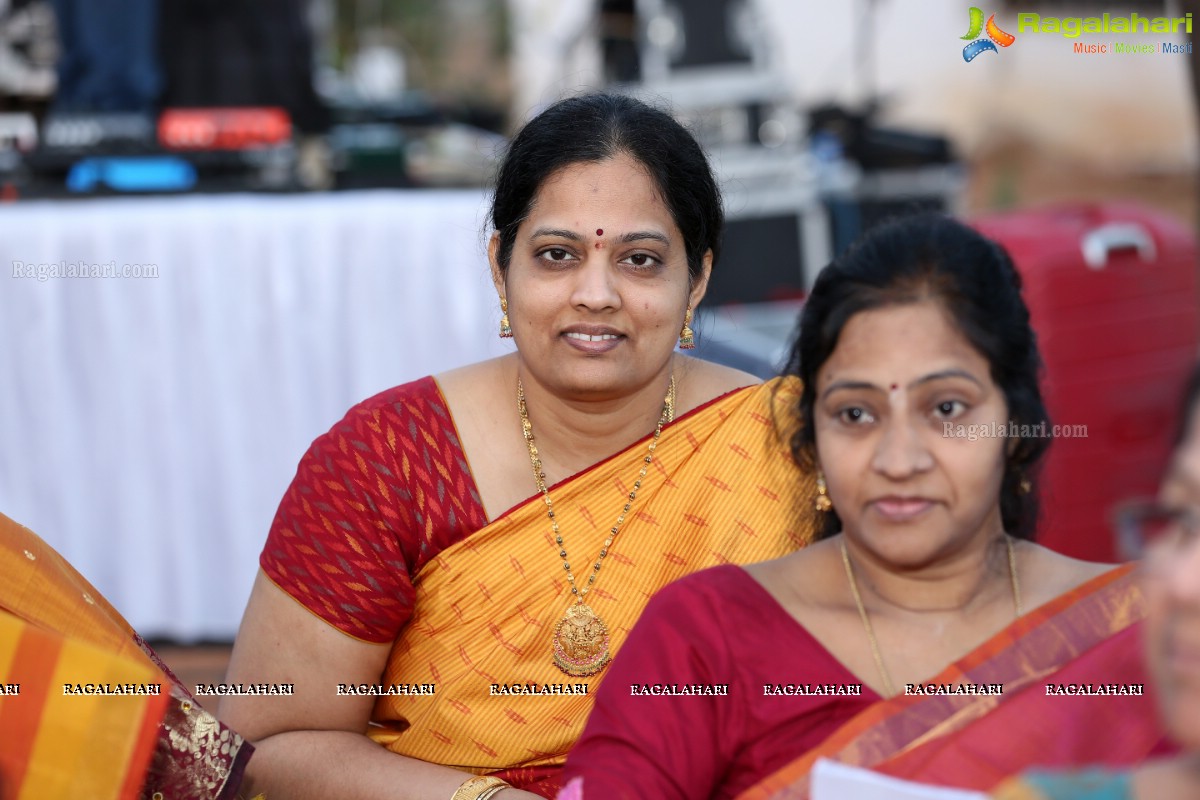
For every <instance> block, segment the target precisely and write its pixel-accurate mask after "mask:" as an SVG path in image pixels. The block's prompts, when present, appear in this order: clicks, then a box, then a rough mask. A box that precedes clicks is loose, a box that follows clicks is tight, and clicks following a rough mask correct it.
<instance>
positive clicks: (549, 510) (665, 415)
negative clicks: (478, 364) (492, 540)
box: [517, 375, 675, 603]
mask: <svg viewBox="0 0 1200 800" xmlns="http://www.w3.org/2000/svg"><path fill="white" fill-rule="evenodd" d="M517 411H519V412H520V414H521V429H522V431H523V432H524V434H525V444H526V445H527V446H528V447H529V462H530V464H532V465H533V480H534V482H535V483H536V484H537V488H538V491H539V492H541V493H542V498H543V499H544V500H545V501H546V514H547V516H548V517H549V518H550V528H551V530H552V531H553V532H554V543H555V544H556V545H558V554H559V556H561V557H562V560H563V569H564V570H565V571H566V573H567V581H568V582H569V583H570V584H571V594H573V595H575V596H576V597H578V598H579V602H581V603H582V602H583V597H584V595H586V594H587V593H588V590H589V589H591V588H592V584H594V583H595V582H596V576H597V575H599V574H600V566H601V564H602V563H603V562H604V559H605V557H606V556H607V555H608V548H609V547H611V546H612V543H613V540H614V539H616V538H617V534H618V533H620V532H621V526H622V525H624V524H625V517H626V515H627V514H629V509H631V508H633V501H634V500H636V499H637V493H638V490H639V489H641V488H642V481H643V480H644V479H645V477H646V473H647V472H648V471H649V469H650V464H651V463H653V461H654V448H656V447H657V446H658V437H659V436H661V435H662V429H663V425H665V424H667V423H668V422H671V421H674V419H675V376H674V375H672V376H671V385H670V387H669V388H668V389H667V396H666V398H665V399H664V400H663V410H662V414H661V415H660V416H659V418H658V425H657V426H656V427H655V428H654V436H653V438H651V439H650V446H649V448H648V449H647V451H646V457H645V458H643V459H642V462H643V463H642V469H641V471H640V472H639V473H638V477H637V480H635V481H634V482H633V489H632V490H631V491H630V492H629V497H628V498H627V500H626V503H625V507H624V508H622V509H621V513H620V515H618V516H617V522H616V524H615V525H613V526H612V528H611V529H610V530H609V532H608V537H607V538H606V539H605V540H604V546H603V547H601V548H600V556H599V557H598V558H597V559H596V563H595V564H593V565H592V574H591V575H590V576H588V580H587V584H586V585H585V586H584V587H583V588H582V589H580V588H579V587H578V586H576V585H575V576H574V575H573V574H572V572H571V562H570V561H568V560H567V548H566V545H564V544H563V537H562V532H561V531H559V529H558V520H557V519H556V518H555V516H554V503H553V501H551V499H550V491H549V490H548V489H547V488H546V473H545V472H544V471H543V470H542V460H541V458H539V457H538V449H537V444H536V443H535V442H534V440H533V424H532V423H530V421H529V410H528V408H526V406H525V387H524V386H523V385H522V384H521V379H520V378H519V377H518V378H517Z"/></svg>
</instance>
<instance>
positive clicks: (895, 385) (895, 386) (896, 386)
mask: <svg viewBox="0 0 1200 800" xmlns="http://www.w3.org/2000/svg"><path fill="white" fill-rule="evenodd" d="M899 388H900V387H899V386H898V385H897V384H894V383H893V384H892V391H893V392H894V391H896V390H897V389H899Z"/></svg>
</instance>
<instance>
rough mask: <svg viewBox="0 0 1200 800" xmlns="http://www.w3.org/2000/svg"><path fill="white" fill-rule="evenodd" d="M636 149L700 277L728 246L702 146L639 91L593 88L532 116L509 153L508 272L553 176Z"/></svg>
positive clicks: (504, 262) (499, 200) (503, 241)
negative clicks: (707, 256)
mask: <svg viewBox="0 0 1200 800" xmlns="http://www.w3.org/2000/svg"><path fill="white" fill-rule="evenodd" d="M621 153H628V154H629V155H630V156H632V157H633V158H634V159H636V160H637V161H639V162H641V163H642V164H643V165H644V166H645V167H646V171H647V172H648V173H649V174H650V178H651V180H653V181H654V185H655V186H656V187H657V189H658V191H659V194H661V195H662V198H663V202H665V203H666V205H667V208H668V209H669V210H670V211H671V216H672V217H673V218H674V220H675V225H676V226H677V227H678V228H679V231H680V233H682V234H683V241H684V246H685V247H686V249H687V261H688V272H689V274H690V275H691V277H692V279H693V280H694V279H696V278H697V277H699V276H700V273H701V272H702V270H703V266H704V253H705V252H706V251H707V250H710V249H711V250H712V253H713V263H716V260H717V256H718V255H719V254H720V250H721V230H722V228H723V227H724V225H725V212H724V209H723V207H722V205H721V192H720V190H719V189H718V188H717V182H716V180H715V179H714V178H713V174H712V169H711V168H710V167H709V164H708V159H707V158H706V157H705V155H704V151H703V150H701V149H700V145H699V144H697V142H696V140H695V139H694V138H693V137H692V135H691V134H690V133H688V132H687V130H686V129H685V128H684V127H683V126H682V125H680V124H679V123H678V122H676V121H675V119H674V118H673V117H672V116H671V115H670V114H668V113H666V112H665V111H660V110H659V109H656V108H652V107H650V106H648V105H646V104H645V103H643V102H641V101H639V100H635V99H633V98H632V97H625V96H623V95H615V94H588V95H582V96H580V97H571V98H568V99H566V100H560V101H559V102H557V103H555V104H554V105H552V106H550V107H549V108H547V109H546V110H545V111H543V112H542V113H541V114H538V115H537V116H536V117H534V118H533V119H532V120H530V121H529V122H528V123H527V124H526V125H525V127H524V128H522V129H521V130H520V132H519V133H518V134H517V135H516V137H515V138H514V139H513V140H512V142H511V144H510V145H509V147H508V151H507V152H506V153H505V155H504V160H503V162H502V163H501V164H500V170H499V173H498V174H497V177H496V190H495V193H494V194H493V195H492V213H491V217H492V226H493V227H494V228H495V229H496V231H497V232H499V234H500V247H499V252H498V254H497V261H499V263H500V269H501V271H507V270H508V264H509V261H510V260H511V258H512V250H513V243H514V241H515V240H516V237H517V228H518V227H519V226H520V224H521V222H522V221H523V220H524V219H525V218H526V217H527V216H528V215H529V211H530V209H531V208H532V207H533V201H534V198H535V197H536V196H537V193H538V190H539V189H540V188H541V187H542V184H543V183H544V182H545V181H546V179H547V178H548V177H550V176H551V175H553V174H554V173H555V172H557V171H558V170H560V169H562V168H563V167H567V166H570V165H571V164H578V163H585V162H596V161H604V160H606V159H609V158H613V157H614V156H617V155H619V154H621Z"/></svg>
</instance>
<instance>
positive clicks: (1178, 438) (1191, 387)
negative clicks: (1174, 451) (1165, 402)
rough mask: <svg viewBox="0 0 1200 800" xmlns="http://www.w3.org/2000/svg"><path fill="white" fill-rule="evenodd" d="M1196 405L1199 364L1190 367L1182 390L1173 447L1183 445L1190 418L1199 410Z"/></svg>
mask: <svg viewBox="0 0 1200 800" xmlns="http://www.w3.org/2000/svg"><path fill="white" fill-rule="evenodd" d="M1197 403H1200V364H1198V365H1196V366H1194V367H1192V374H1191V375H1190V376H1189V377H1188V380H1187V386H1186V387H1185V388H1184V390H1183V404H1182V405H1181V406H1180V409H1179V422H1178V423H1176V428H1175V441H1174V442H1173V443H1172V446H1173V447H1179V445H1181V444H1183V439H1184V437H1186V436H1187V435H1188V430H1189V427H1190V426H1191V424H1192V417H1194V416H1195V415H1196V412H1197V411H1198V410H1200V409H1198V408H1197Z"/></svg>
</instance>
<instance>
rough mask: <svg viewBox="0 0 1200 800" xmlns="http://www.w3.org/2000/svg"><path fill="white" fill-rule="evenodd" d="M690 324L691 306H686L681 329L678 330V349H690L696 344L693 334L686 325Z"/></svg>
mask: <svg viewBox="0 0 1200 800" xmlns="http://www.w3.org/2000/svg"><path fill="white" fill-rule="evenodd" d="M691 324H692V307H691V306H688V308H687V313H686V314H685V315H684V316H683V330H681V331H680V332H679V349H680V350H691V349H693V348H695V346H696V339H695V334H693V333H692V329H691V328H690V327H688V326H689V325H691Z"/></svg>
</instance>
